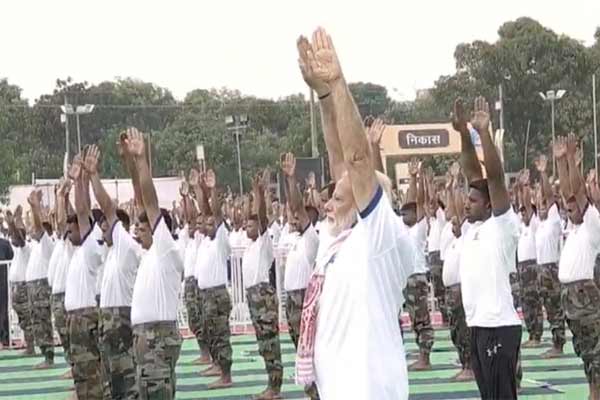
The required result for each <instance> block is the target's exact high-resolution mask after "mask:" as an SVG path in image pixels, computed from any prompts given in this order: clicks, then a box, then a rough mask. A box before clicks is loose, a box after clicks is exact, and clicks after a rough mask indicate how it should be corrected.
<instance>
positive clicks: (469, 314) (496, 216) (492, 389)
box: [453, 97, 521, 399]
mask: <svg viewBox="0 0 600 400" xmlns="http://www.w3.org/2000/svg"><path fill="white" fill-rule="evenodd" d="M489 124H490V114H489V106H488V104H487V102H486V100H485V99H484V98H482V97H478V98H477V99H476V100H475V110H474V114H473V119H472V120H471V125H472V127H473V129H475V131H476V134H477V135H478V137H479V138H480V140H481V145H482V148H483V157H484V160H485V170H486V173H487V179H483V173H482V171H481V165H480V163H479V160H478V159H477V153H476V152H475V147H474V145H473V142H472V139H471V132H470V130H469V127H468V119H467V117H466V114H465V111H464V109H463V104H462V100H460V99H458V100H457V101H456V103H455V106H454V115H453V126H454V129H455V130H457V131H458V132H459V133H460V136H461V143H462V152H461V156H460V162H461V166H462V168H463V170H464V173H465V176H466V177H467V181H468V183H469V193H468V197H467V200H466V203H465V215H466V217H467V220H468V222H469V223H470V224H471V227H470V228H469V230H468V232H466V233H465V234H464V235H462V236H461V237H462V243H461V246H462V249H461V253H460V261H459V262H460V264H459V265H460V283H461V294H462V301H463V306H464V310H465V316H466V320H467V325H468V326H469V328H470V329H471V367H472V369H473V373H474V374H475V379H476V381H477V386H478V388H479V393H480V395H481V398H482V399H516V398H517V387H518V382H517V380H518V376H517V375H518V371H519V368H518V364H519V362H518V359H519V349H520V344H521V320H520V319H519V316H518V314H517V312H516V310H515V308H514V305H513V298H512V294H511V288H510V282H509V274H510V273H511V272H515V271H516V266H515V261H516V257H515V254H516V252H517V243H518V240H519V218H518V217H517V215H516V213H515V212H514V210H513V209H512V207H511V204H510V198H509V195H508V191H507V189H506V185H505V183H504V171H503V168H502V161H501V160H500V156H499V154H498V150H497V149H496V146H495V145H494V142H493V141H492V137H491V135H490V132H489Z"/></svg>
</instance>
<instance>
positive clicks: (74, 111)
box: [60, 103, 94, 154]
mask: <svg viewBox="0 0 600 400" xmlns="http://www.w3.org/2000/svg"><path fill="white" fill-rule="evenodd" d="M60 109H61V110H62V112H63V113H64V114H66V117H65V124H68V122H67V121H68V120H69V117H68V116H69V115H75V120H76V121H77V150H78V151H79V152H80V153H81V128H80V126H79V116H80V115H83V114H90V113H91V112H92V111H94V105H93V104H85V105H83V106H77V107H75V108H73V105H71V104H66V103H65V105H63V106H60ZM67 126H68V125H67ZM68 132H69V131H68V128H67V154H69V136H68Z"/></svg>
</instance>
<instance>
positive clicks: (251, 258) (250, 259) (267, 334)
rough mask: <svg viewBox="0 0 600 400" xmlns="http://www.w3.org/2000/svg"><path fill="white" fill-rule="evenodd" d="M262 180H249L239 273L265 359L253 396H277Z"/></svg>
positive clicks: (275, 310) (275, 308)
mask: <svg viewBox="0 0 600 400" xmlns="http://www.w3.org/2000/svg"><path fill="white" fill-rule="evenodd" d="M265 184H266V182H264V183H263V181H262V178H261V177H256V178H254V180H253V182H252V191H253V199H254V201H253V204H252V208H251V211H250V214H249V215H248V216H247V223H246V233H247V235H248V239H249V241H248V246H247V247H246V249H245V250H244V255H243V257H242V259H243V263H242V275H243V277H244V289H245V291H246V299H247V302H248V309H249V311H250V318H251V320H252V325H253V326H254V331H255V333H256V340H257V342H258V352H259V354H260V355H261V356H262V358H263V359H264V361H265V368H266V371H267V375H268V383H267V388H266V389H265V390H264V391H263V392H262V393H260V394H258V395H256V396H254V397H253V398H254V399H261V400H267V399H278V398H281V385H282V381H283V364H282V362H281V344H280V341H279V300H278V298H277V291H276V290H275V287H274V286H273V285H272V284H271V283H270V282H269V269H270V267H271V264H272V263H273V260H274V256H273V242H272V240H271V238H270V235H269V233H268V230H267V226H268V218H267V211H266V204H265Z"/></svg>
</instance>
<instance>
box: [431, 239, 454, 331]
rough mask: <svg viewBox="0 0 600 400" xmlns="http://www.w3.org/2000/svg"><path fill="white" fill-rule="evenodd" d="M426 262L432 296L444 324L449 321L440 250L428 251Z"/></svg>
mask: <svg viewBox="0 0 600 400" xmlns="http://www.w3.org/2000/svg"><path fill="white" fill-rule="evenodd" d="M427 263H428V265H429V270H430V271H431V283H432V284H433V296H434V297H435V300H436V302H437V305H438V308H439V310H440V314H441V315H442V321H443V322H444V323H445V324H446V323H448V321H449V311H448V306H447V305H446V287H445V286H444V280H443V279H442V265H443V263H442V260H441V259H440V252H439V251H434V252H431V253H429V255H428V256H427Z"/></svg>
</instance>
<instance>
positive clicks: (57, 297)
mask: <svg viewBox="0 0 600 400" xmlns="http://www.w3.org/2000/svg"><path fill="white" fill-rule="evenodd" d="M52 315H54V325H55V327H56V331H57V332H58V337H60V344H61V345H62V347H63V350H64V357H65V361H66V362H67V364H69V365H71V364H72V360H71V344H70V340H69V319H68V314H67V310H65V294H64V292H63V293H55V294H53V295H52Z"/></svg>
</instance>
